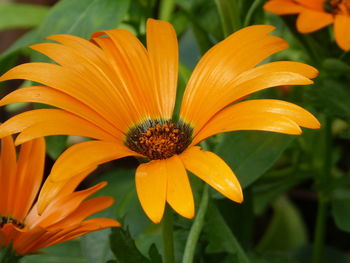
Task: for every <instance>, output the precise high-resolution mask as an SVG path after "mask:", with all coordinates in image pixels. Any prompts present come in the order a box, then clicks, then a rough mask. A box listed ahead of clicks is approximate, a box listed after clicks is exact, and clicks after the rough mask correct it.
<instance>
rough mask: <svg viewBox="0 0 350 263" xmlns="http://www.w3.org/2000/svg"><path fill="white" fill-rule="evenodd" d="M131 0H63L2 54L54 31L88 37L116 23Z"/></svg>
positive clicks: (40, 38) (39, 40) (125, 11)
mask: <svg viewBox="0 0 350 263" xmlns="http://www.w3.org/2000/svg"><path fill="white" fill-rule="evenodd" d="M129 5H130V0H118V1H115V0H103V1H101V0H85V1H81V0H63V1H59V2H58V3H57V4H56V5H55V6H54V7H53V8H52V9H51V10H50V12H49V13H48V15H47V17H46V19H45V20H44V21H43V23H42V24H41V25H40V26H39V28H38V29H36V30H34V31H31V32H29V33H28V34H26V35H25V36H23V37H22V38H20V39H19V40H18V41H17V42H16V43H15V44H14V45H13V46H12V47H11V48H9V49H8V50H7V51H6V52H5V53H4V54H3V56H6V55H8V54H10V53H12V52H14V51H16V50H18V49H20V48H23V47H26V46H29V45H31V44H34V43H36V42H42V41H43V40H44V38H45V37H46V36H49V35H53V34H73V35H76V36H80V37H84V38H88V37H89V36H90V35H91V34H92V33H93V32H95V31H98V30H107V29H113V28H115V27H117V25H118V24H119V23H120V22H121V21H122V20H123V19H124V17H125V15H126V14H127V12H128V10H129Z"/></svg>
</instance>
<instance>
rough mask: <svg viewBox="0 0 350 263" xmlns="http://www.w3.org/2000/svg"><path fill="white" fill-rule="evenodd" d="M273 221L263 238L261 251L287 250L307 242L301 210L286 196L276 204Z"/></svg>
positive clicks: (260, 244)
mask: <svg viewBox="0 0 350 263" xmlns="http://www.w3.org/2000/svg"><path fill="white" fill-rule="evenodd" d="M273 208H274V215H273V218H272V220H271V223H270V225H269V227H268V229H267V230H266V232H265V234H264V236H263V238H262V239H261V241H260V243H259V245H258V248H257V249H258V250H259V251H283V250H285V251H287V250H289V249H293V248H296V247H298V246H301V245H305V244H306V243H307V233H306V226H305V225H304V222H303V220H302V218H301V216H300V213H299V211H298V210H297V209H296V207H294V206H293V205H292V203H291V202H289V201H288V199H286V198H280V199H278V200H277V201H276V202H275V203H274V205H273Z"/></svg>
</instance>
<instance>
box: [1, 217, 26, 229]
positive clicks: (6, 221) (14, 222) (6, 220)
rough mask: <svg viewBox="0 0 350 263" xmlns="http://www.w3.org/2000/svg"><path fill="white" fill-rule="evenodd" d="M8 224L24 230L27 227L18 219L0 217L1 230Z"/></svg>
mask: <svg viewBox="0 0 350 263" xmlns="http://www.w3.org/2000/svg"><path fill="white" fill-rule="evenodd" d="M6 224H12V225H14V226H15V227H17V228H19V229H23V228H24V227H25V225H24V224H23V223H21V222H20V221H18V220H17V219H14V218H12V217H9V216H0V228H1V227H3V226H4V225H6Z"/></svg>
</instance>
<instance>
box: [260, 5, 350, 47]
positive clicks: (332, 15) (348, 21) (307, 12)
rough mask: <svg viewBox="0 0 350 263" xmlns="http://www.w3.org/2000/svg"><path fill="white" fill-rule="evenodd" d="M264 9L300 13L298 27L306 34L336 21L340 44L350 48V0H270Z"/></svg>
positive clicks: (281, 13) (276, 12) (287, 13)
mask: <svg viewBox="0 0 350 263" xmlns="http://www.w3.org/2000/svg"><path fill="white" fill-rule="evenodd" d="M264 9H265V10H266V11H269V12H271V13H274V14H277V15H290V14H298V19H297V29H298V31H299V32H301V33H305V34H307V33H312V32H314V31H316V30H319V29H321V28H323V27H325V26H328V25H330V24H333V23H334V36H335V40H336V42H337V44H338V46H339V47H340V48H341V49H343V50H345V51H348V50H350V0H269V1H268V2H267V3H266V4H265V5H264Z"/></svg>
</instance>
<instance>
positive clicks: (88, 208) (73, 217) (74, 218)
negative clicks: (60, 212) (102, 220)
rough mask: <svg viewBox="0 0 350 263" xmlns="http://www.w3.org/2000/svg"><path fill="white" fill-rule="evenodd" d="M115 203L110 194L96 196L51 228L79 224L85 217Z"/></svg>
mask: <svg viewBox="0 0 350 263" xmlns="http://www.w3.org/2000/svg"><path fill="white" fill-rule="evenodd" d="M113 203H114V199H113V198H112V197H109V196H100V197H96V198H93V199H90V200H87V201H84V202H82V203H81V204H80V205H79V207H78V208H77V209H76V210H75V211H74V212H73V213H71V214H70V215H69V216H67V217H66V218H64V219H63V220H61V221H60V222H58V223H56V224H54V225H51V226H50V230H52V229H63V228H66V227H69V226H72V225H75V224H78V223H80V222H81V221H83V220H84V219H85V218H87V217H89V216H91V215H93V214H95V213H97V212H99V211H102V210H104V209H106V208H108V207H110V206H111V205H112V204H113Z"/></svg>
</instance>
